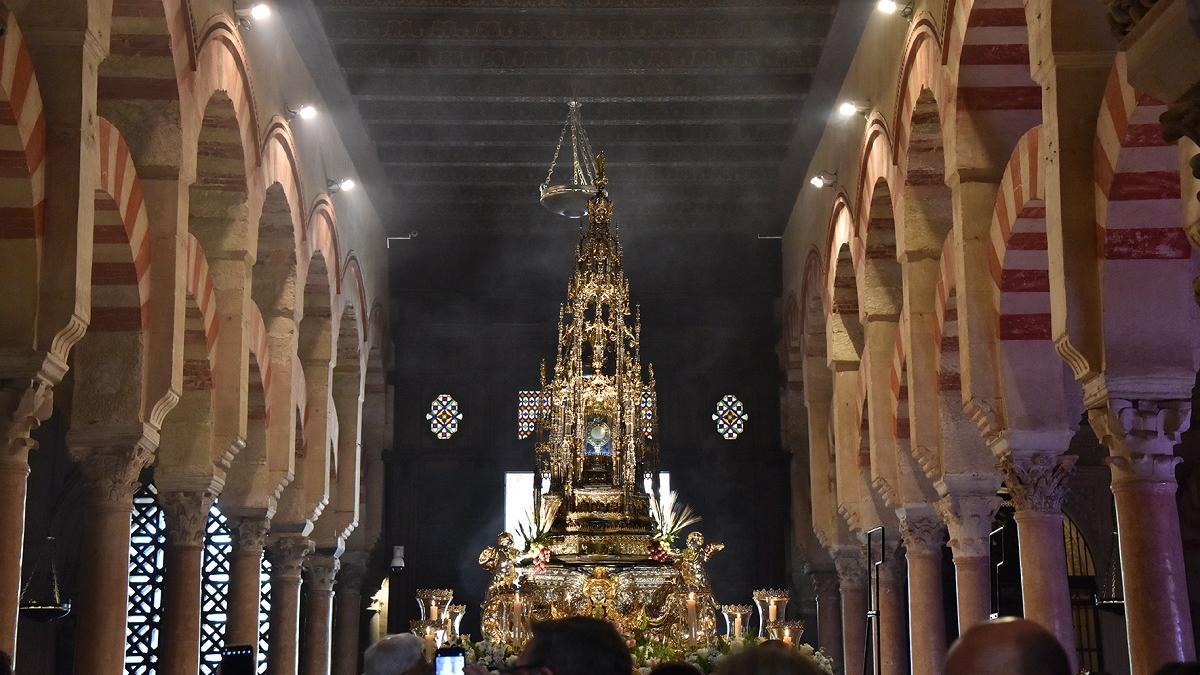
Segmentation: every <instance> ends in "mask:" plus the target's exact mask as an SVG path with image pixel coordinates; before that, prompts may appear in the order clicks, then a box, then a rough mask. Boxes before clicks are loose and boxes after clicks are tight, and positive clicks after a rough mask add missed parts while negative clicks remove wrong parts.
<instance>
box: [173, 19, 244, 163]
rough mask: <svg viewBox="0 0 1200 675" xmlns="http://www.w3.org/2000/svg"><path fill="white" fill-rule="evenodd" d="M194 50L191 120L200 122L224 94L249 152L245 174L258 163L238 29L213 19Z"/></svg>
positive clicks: (242, 50)
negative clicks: (218, 95) (214, 100)
mask: <svg viewBox="0 0 1200 675" xmlns="http://www.w3.org/2000/svg"><path fill="white" fill-rule="evenodd" d="M198 44H199V46H198V47H197V48H196V63H195V69H196V72H195V78H194V80H193V85H192V96H191V97H190V105H191V106H192V110H191V111H190V112H191V114H192V119H197V120H202V119H203V118H204V114H205V109H206V108H207V107H208V103H209V101H210V100H211V99H212V97H213V94H215V93H216V92H218V91H221V92H225V94H226V95H227V96H228V97H229V100H230V101H231V102H232V106H233V110H234V114H235V117H236V119H237V123H238V132H239V134H240V135H241V139H242V147H243V148H246V149H247V152H248V153H252V154H251V155H250V156H249V158H252V161H249V158H248V162H247V165H246V173H247V174H250V173H251V172H253V170H254V167H256V166H257V165H258V164H259V162H260V161H261V151H262V145H261V143H260V142H259V138H260V136H259V130H258V110H257V104H256V103H255V100H254V88H253V85H252V82H251V77H250V68H249V65H248V62H247V60H246V50H245V46H244V45H243V44H242V41H241V37H240V35H239V33H238V31H237V28H236V27H235V26H233V25H232V24H231V23H229V19H228V18H227V17H225V16H223V15H218V16H215V17H213V18H212V19H211V20H209V22H208V23H207V24H206V25H205V26H204V28H203V29H202V30H201V33H200V37H199V40H198Z"/></svg>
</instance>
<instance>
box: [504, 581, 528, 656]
mask: <svg viewBox="0 0 1200 675" xmlns="http://www.w3.org/2000/svg"><path fill="white" fill-rule="evenodd" d="M528 618H529V603H528V601H527V600H526V599H523V598H521V594H520V592H517V593H514V594H513V596H512V598H510V599H509V600H508V627H509V635H510V636H511V637H512V640H511V643H510V644H512V646H513V647H514V648H516V649H520V648H521V646H522V645H524V644H525V639H526V638H527V637H528V636H527V635H526V620H527V619H528Z"/></svg>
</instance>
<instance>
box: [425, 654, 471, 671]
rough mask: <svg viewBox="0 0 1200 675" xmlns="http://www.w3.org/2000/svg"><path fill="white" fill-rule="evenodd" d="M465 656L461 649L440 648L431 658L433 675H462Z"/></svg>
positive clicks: (465, 663)
mask: <svg viewBox="0 0 1200 675" xmlns="http://www.w3.org/2000/svg"><path fill="white" fill-rule="evenodd" d="M466 666H467V654H466V652H465V651H463V649H462V648H461V647H442V648H441V649H439V650H437V654H436V655H435V656H434V657H433V675H463V668H465V667H466Z"/></svg>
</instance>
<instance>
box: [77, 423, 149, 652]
mask: <svg viewBox="0 0 1200 675" xmlns="http://www.w3.org/2000/svg"><path fill="white" fill-rule="evenodd" d="M152 447H153V446H152V444H150V443H148V442H146V441H145V440H138V441H130V442H129V443H128V444H123V447H122V446H117V447H113V446H106V447H102V448H100V447H87V448H78V447H72V448H71V454H72V455H73V456H74V457H75V458H76V459H77V461H79V463H80V468H81V470H82V473H83V480H84V489H85V497H84V499H85V501H84V505H83V513H84V516H83V518H84V522H83V539H82V541H81V543H80V547H79V553H80V555H79V558H80V560H85V561H87V569H86V570H85V571H84V573H82V574H80V575H79V594H78V596H76V602H75V672H77V673H87V674H88V675H123V673H124V672H125V621H126V616H127V614H126V610H127V608H128V601H129V597H128V596H129V517H130V514H131V513H132V512H133V493H134V492H136V491H137V488H138V475H139V474H140V473H141V472H142V469H144V468H145V467H146V466H148V465H149V464H150V462H151V460H153V458H154V452H153V449H152Z"/></svg>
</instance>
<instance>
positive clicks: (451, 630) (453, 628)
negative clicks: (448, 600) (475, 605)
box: [445, 605, 467, 642]
mask: <svg viewBox="0 0 1200 675" xmlns="http://www.w3.org/2000/svg"><path fill="white" fill-rule="evenodd" d="M466 613H467V606H466V605H449V606H447V607H446V621H445V626H446V641H447V642H454V641H455V640H457V639H458V638H459V635H460V634H459V632H458V627H459V624H461V623H462V619H463V614H466Z"/></svg>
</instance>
